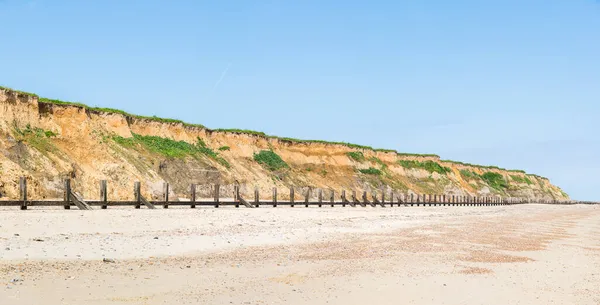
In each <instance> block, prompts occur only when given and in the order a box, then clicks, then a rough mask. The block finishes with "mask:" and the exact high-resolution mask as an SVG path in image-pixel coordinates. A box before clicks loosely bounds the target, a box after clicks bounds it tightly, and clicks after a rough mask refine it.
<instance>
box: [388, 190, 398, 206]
mask: <svg viewBox="0 0 600 305" xmlns="http://www.w3.org/2000/svg"><path fill="white" fill-rule="evenodd" d="M390 206H391V207H393V206H394V190H392V192H391V193H390ZM398 206H400V197H398Z"/></svg>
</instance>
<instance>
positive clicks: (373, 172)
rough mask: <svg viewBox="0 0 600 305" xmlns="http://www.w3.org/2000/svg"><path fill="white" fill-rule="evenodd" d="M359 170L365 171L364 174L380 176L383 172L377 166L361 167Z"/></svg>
mask: <svg viewBox="0 0 600 305" xmlns="http://www.w3.org/2000/svg"><path fill="white" fill-rule="evenodd" d="M358 171H359V172H361V173H363V174H366V175H377V176H379V175H381V174H382V172H381V171H380V170H378V169H376V168H373V167H369V168H367V169H359V170H358Z"/></svg>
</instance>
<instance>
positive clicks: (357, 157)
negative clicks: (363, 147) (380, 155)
mask: <svg viewBox="0 0 600 305" xmlns="http://www.w3.org/2000/svg"><path fill="white" fill-rule="evenodd" d="M346 155H347V156H348V157H350V159H352V160H354V161H356V162H364V161H365V160H366V159H365V155H363V153H362V152H360V151H351V152H347V153H346Z"/></svg>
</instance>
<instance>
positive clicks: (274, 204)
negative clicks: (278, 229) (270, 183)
mask: <svg viewBox="0 0 600 305" xmlns="http://www.w3.org/2000/svg"><path fill="white" fill-rule="evenodd" d="M273 207H274V208H276V207H277V188H276V187H274V188H273Z"/></svg>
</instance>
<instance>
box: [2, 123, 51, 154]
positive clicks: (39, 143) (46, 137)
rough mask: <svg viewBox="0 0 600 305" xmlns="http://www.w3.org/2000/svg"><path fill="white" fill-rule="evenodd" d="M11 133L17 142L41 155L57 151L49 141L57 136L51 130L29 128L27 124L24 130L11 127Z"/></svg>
mask: <svg viewBox="0 0 600 305" xmlns="http://www.w3.org/2000/svg"><path fill="white" fill-rule="evenodd" d="M13 131H14V135H15V138H16V140H17V141H22V142H25V143H27V144H28V145H29V146H31V147H33V148H35V149H36V150H37V151H39V152H40V153H42V154H43V155H46V154H47V153H48V152H56V151H57V148H56V146H54V144H53V143H52V141H51V138H54V137H56V136H57V134H56V133H55V132H53V131H51V130H44V129H41V128H38V127H31V125H29V124H27V126H26V127H25V128H24V129H21V128H19V127H18V126H16V125H15V126H13Z"/></svg>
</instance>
